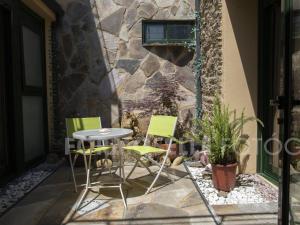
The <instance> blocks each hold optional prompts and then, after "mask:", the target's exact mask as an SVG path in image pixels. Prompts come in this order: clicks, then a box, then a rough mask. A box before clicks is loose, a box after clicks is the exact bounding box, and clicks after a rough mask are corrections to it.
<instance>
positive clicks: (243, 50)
mask: <svg viewBox="0 0 300 225" xmlns="http://www.w3.org/2000/svg"><path fill="white" fill-rule="evenodd" d="M222 3H223V4H222V6H223V7H222V11H223V12H222V15H223V16H222V17H223V18H222V26H223V32H222V33H223V43H222V46H223V78H222V95H223V99H224V102H225V104H229V106H230V107H231V109H237V110H238V111H242V110H243V108H244V109H245V114H246V115H247V116H256V113H257V71H258V70H257V57H258V52H257V48H258V46H257V45H258V41H257V36H258V12H257V11H258V10H257V9H258V0H251V1H249V0H222ZM244 131H245V133H246V134H248V135H249V136H250V138H249V146H248V149H247V151H245V152H244V153H243V155H242V160H243V159H245V160H246V159H247V156H249V160H248V162H247V164H246V172H250V173H254V172H256V160H257V141H256V137H257V125H256V123H255V122H251V123H249V124H248V125H246V126H245V129H244ZM246 161H247V160H246Z"/></svg>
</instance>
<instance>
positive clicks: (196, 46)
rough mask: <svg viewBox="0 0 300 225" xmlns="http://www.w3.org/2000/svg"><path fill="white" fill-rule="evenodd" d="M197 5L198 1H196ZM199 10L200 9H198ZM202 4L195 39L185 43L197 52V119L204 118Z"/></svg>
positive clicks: (194, 32) (196, 24) (195, 74)
mask: <svg viewBox="0 0 300 225" xmlns="http://www.w3.org/2000/svg"><path fill="white" fill-rule="evenodd" d="M196 3H197V0H196ZM197 8H198V9H197ZM199 8H200V2H198V7H196V12H195V25H194V27H193V29H192V34H193V35H192V36H193V37H194V38H193V39H192V40H191V41H189V42H185V47H186V48H187V49H189V50H191V51H195V52H196V57H195V61H194V66H193V69H194V76H195V88H196V104H195V109H196V110H195V117H196V118H197V119H199V118H201V117H202V83H201V65H202V60H201V47H200V44H201V43H200V24H201V17H200V12H199V11H200V9H199Z"/></svg>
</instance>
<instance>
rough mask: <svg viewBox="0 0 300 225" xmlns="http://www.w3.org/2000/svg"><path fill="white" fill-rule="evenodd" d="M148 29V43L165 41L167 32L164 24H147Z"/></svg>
mask: <svg viewBox="0 0 300 225" xmlns="http://www.w3.org/2000/svg"><path fill="white" fill-rule="evenodd" d="M146 27H147V28H146V42H148V41H159V40H164V39H165V30H164V25H163V24H147V25H146Z"/></svg>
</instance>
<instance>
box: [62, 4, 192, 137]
mask: <svg viewBox="0 0 300 225" xmlns="http://www.w3.org/2000/svg"><path fill="white" fill-rule="evenodd" d="M58 2H59V3H60V5H61V6H62V8H63V9H64V10H65V15H64V17H63V18H61V21H60V23H59V26H58V29H57V32H56V33H57V41H58V44H59V47H58V59H59V64H60V69H59V75H58V80H57V82H58V95H59V102H58V109H59V111H58V115H57V116H58V119H59V121H60V131H61V132H62V133H63V132H64V119H65V117H75V116H82V117H83V116H96V115H100V116H101V117H102V120H103V125H104V126H119V124H120V118H121V117H122V114H123V113H124V112H126V111H130V112H134V113H135V114H136V115H137V116H138V118H139V119H140V121H141V129H142V130H145V129H146V126H147V120H148V118H149V115H150V114H152V113H153V112H157V111H159V108H160V107H161V104H162V100H163V98H164V93H169V94H171V95H172V97H171V98H172V101H174V102H175V103H176V108H177V109H178V111H179V116H180V119H181V120H183V119H184V118H185V115H186V114H187V113H188V112H192V113H193V112H194V105H195V96H194V92H195V88H194V75H193V70H192V64H193V57H194V53H193V52H190V51H188V50H187V49H185V48H183V47H147V48H146V47H143V46H142V24H141V23H142V20H143V19H193V18H194V4H193V2H194V0H96V1H94V0H90V1H88V0H59V1H58ZM143 121H144V122H143ZM62 136H63V134H62Z"/></svg>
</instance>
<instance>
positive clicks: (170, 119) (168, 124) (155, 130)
mask: <svg viewBox="0 0 300 225" xmlns="http://www.w3.org/2000/svg"><path fill="white" fill-rule="evenodd" d="M176 123H177V117H174V116H152V117H151V120H150V124H149V127H148V134H151V135H154V136H159V137H166V138H171V137H173V135H174V132H175V128H176Z"/></svg>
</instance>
